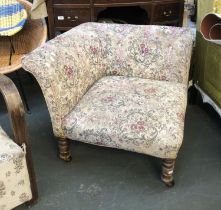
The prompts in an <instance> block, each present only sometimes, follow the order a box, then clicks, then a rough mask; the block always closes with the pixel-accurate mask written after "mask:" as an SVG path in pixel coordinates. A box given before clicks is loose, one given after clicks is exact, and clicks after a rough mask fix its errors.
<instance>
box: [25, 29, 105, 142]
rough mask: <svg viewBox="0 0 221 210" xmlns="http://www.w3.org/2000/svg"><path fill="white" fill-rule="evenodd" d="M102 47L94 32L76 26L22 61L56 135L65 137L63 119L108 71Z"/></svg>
mask: <svg viewBox="0 0 221 210" xmlns="http://www.w3.org/2000/svg"><path fill="white" fill-rule="evenodd" d="M78 29H79V30H78ZM99 49H100V42H99V40H98V39H97V34H96V33H95V32H93V31H92V32H91V33H87V31H85V30H82V29H81V28H80V27H76V28H74V29H73V30H70V31H68V32H66V33H64V34H62V35H60V36H58V37H56V38H54V39H53V40H50V41H48V42H47V43H46V44H45V45H44V46H42V47H40V48H38V49H36V50H34V51H33V52H31V53H30V54H29V55H26V56H25V57H24V58H23V60H22V65H23V68H24V69H25V70H26V71H28V72H30V73H31V74H33V76H34V77H35V78H36V80H37V82H38V83H39V85H40V87H41V90H42V92H43V95H44V97H45V101H46V103H47V107H48V110H49V114H50V117H51V121H52V127H53V132H54V135H55V136H56V137H60V138H62V137H65V135H64V132H63V129H62V120H63V119H64V117H65V116H66V115H67V114H69V112H70V111H71V110H72V109H73V108H74V107H75V105H76V104H77V103H78V101H79V100H80V99H81V98H82V96H83V95H84V94H85V93H86V92H87V90H88V89H89V88H90V87H91V86H92V85H93V84H94V82H96V81H97V80H98V79H100V78H101V77H102V76H103V75H104V73H105V72H104V71H103V70H102V68H101V56H100V50H99Z"/></svg>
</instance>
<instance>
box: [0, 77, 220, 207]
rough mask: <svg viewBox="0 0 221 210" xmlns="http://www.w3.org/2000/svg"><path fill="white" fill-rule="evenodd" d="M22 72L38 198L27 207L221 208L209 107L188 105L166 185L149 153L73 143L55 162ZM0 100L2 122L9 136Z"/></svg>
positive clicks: (37, 100) (43, 112)
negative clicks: (68, 154) (171, 183)
mask: <svg viewBox="0 0 221 210" xmlns="http://www.w3.org/2000/svg"><path fill="white" fill-rule="evenodd" d="M23 76H24V77H23V84H24V87H25V90H26V93H27V97H28V102H29V105H30V107H31V114H30V115H28V116H27V121H28V125H29V129H28V130H29V135H30V140H31V144H32V150H33V158H34V164H35V170H36V176H37V184H38V188H39V201H38V203H37V204H36V205H35V206H33V207H32V208H31V209H33V210H52V209H53V210H144V209H145V210H153V209H155V210H204V209H205V210H220V209H221V179H220V177H221V120H220V118H219V117H218V116H217V114H216V113H215V112H214V111H213V110H212V109H210V108H209V106H205V105H203V106H199V105H197V106H196V105H194V106H193V105H190V106H188V109H187V116H186V127H185V138H184V143H183V146H182V148H181V150H180V153H179V156H178V159H177V164H176V171H175V182H176V185H175V187H174V188H167V187H165V186H164V184H163V183H162V182H161V181H160V161H159V160H157V159H155V158H153V157H149V156H145V155H141V154H136V153H132V152H126V151H122V150H116V149H108V148H102V147H97V146H92V145H88V144H83V143H78V142H73V143H72V145H71V150H72V156H73V161H72V162H71V163H65V162H63V161H61V160H59V159H58V158H57V150H56V142H55V141H54V138H53V134H52V128H51V123H50V119H49V115H48V111H47V108H46V105H45V102H44V99H43V96H42V93H41V91H40V89H39V87H38V85H37V84H36V83H34V82H33V81H32V80H30V78H29V77H27V75H23ZM0 99H1V103H0V122H1V125H2V126H3V128H4V129H6V131H7V132H8V133H9V134H11V130H10V128H9V122H8V121H7V120H6V119H8V118H7V113H6V109H5V106H4V104H3V103H2V98H0ZM16 209H17V210H23V209H27V208H26V207H25V206H20V207H18V208H16Z"/></svg>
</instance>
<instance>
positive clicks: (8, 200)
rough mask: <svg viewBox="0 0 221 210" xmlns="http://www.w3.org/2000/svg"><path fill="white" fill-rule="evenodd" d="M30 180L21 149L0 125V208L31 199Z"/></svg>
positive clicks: (16, 204)
mask: <svg viewBox="0 0 221 210" xmlns="http://www.w3.org/2000/svg"><path fill="white" fill-rule="evenodd" d="M31 198H32V193H31V188H30V180H29V174H28V169H27V163H26V158H25V149H24V150H23V149H22V148H21V147H19V146H18V145H17V144H16V143H15V142H13V141H12V140H11V139H10V138H9V137H8V136H7V134H6V133H5V132H4V130H3V129H2V128H1V126H0V209H5V210H6V209H12V208H14V207H16V206H18V205H20V204H22V203H24V202H26V201H29V200H31Z"/></svg>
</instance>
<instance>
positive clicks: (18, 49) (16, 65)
mask: <svg viewBox="0 0 221 210" xmlns="http://www.w3.org/2000/svg"><path fill="white" fill-rule="evenodd" d="M18 1H19V2H20V3H21V4H22V5H23V6H24V7H25V9H26V11H27V13H28V19H27V21H26V24H25V25H24V27H23V29H22V30H21V31H20V32H18V33H17V34H15V35H14V36H13V37H11V40H12V42H13V47H14V51H15V53H14V54H13V56H12V58H11V65H9V50H10V46H11V43H10V40H9V39H8V37H2V36H1V37H0V49H1V50H0V73H1V74H8V73H11V72H16V74H17V78H18V82H19V86H20V89H21V94H22V98H23V99H24V103H25V105H26V108H27V110H29V107H28V103H27V100H26V97H25V93H24V90H23V86H22V82H21V79H20V76H19V71H18V70H19V69H21V66H22V65H21V59H22V57H23V56H24V55H25V54H27V53H29V52H31V51H32V50H34V49H35V48H37V47H38V46H41V45H42V44H43V43H45V41H46V39H47V26H46V23H45V20H44V19H38V20H31V19H30V11H31V7H32V4H31V3H30V2H29V1H26V0H18Z"/></svg>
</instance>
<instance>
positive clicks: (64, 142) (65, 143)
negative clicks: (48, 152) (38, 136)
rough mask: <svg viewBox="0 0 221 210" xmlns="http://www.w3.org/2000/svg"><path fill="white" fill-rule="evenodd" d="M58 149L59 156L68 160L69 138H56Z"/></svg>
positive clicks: (69, 155) (70, 158) (69, 156)
mask: <svg viewBox="0 0 221 210" xmlns="http://www.w3.org/2000/svg"><path fill="white" fill-rule="evenodd" d="M58 150H59V157H60V158H61V159H62V160H64V161H66V162H70V161H71V160H72V157H71V153H70V140H69V139H66V138H58Z"/></svg>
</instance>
